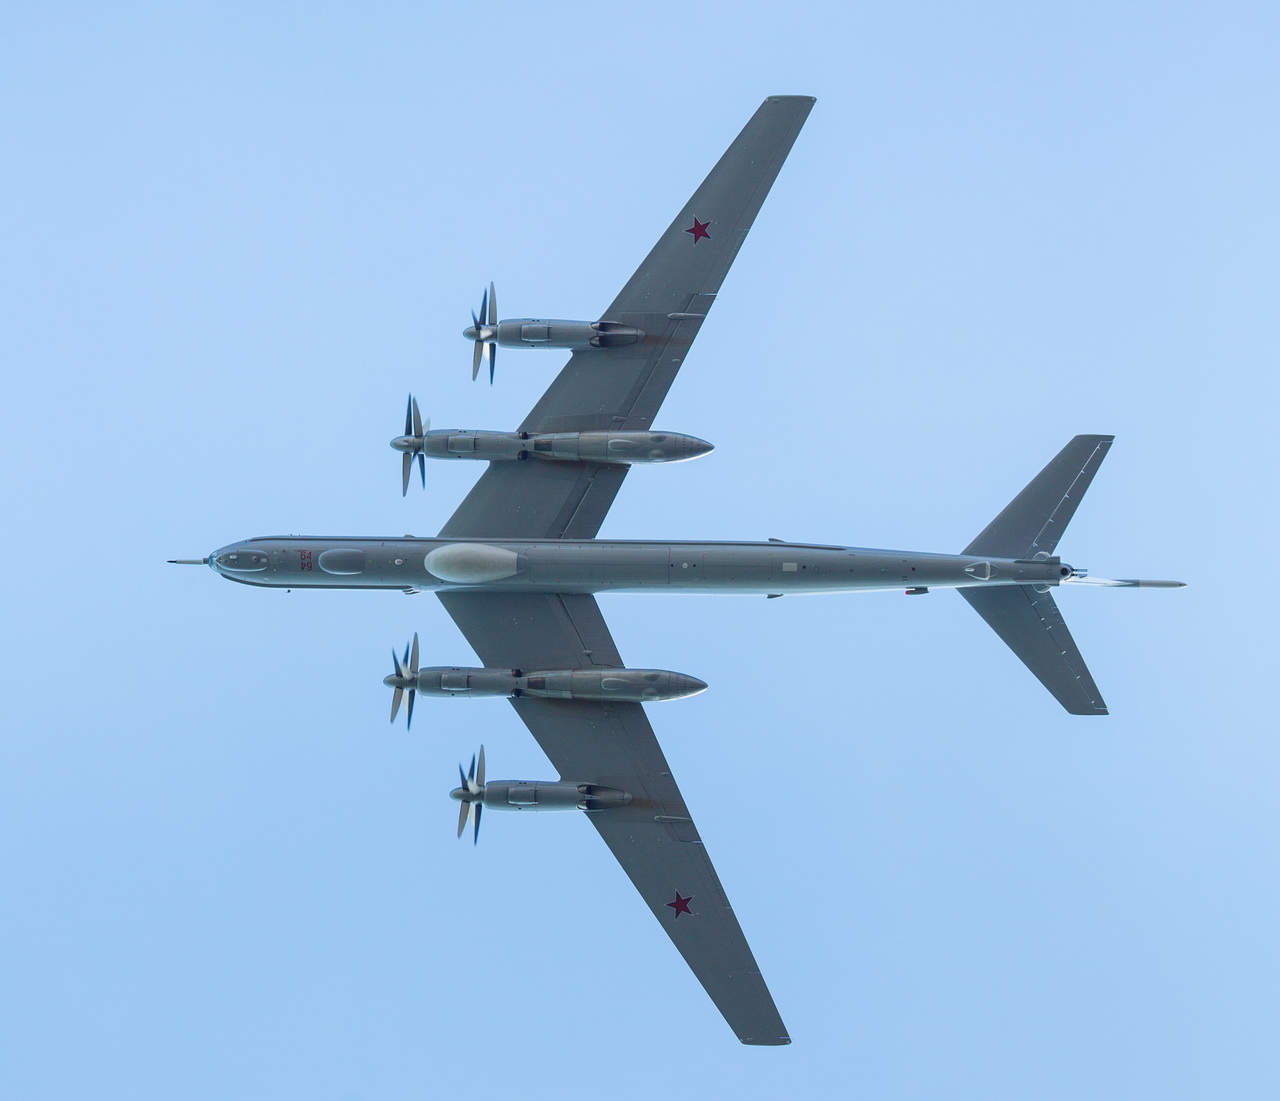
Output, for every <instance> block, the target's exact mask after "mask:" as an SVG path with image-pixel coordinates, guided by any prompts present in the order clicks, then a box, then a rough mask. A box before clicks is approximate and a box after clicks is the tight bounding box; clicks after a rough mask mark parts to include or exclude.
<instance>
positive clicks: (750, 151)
mask: <svg viewBox="0 0 1280 1101" xmlns="http://www.w3.org/2000/svg"><path fill="white" fill-rule="evenodd" d="M813 104H814V100H813V99H812V98H811V97H809V96H770V97H769V98H768V99H766V100H765V101H764V103H762V104H761V105H760V107H759V109H758V110H757V111H756V113H755V114H754V115H752V117H751V119H750V120H749V121H748V122H747V124H746V126H744V127H743V129H742V132H741V133H740V134H739V135H738V137H737V138H736V139H735V140H734V142H733V144H732V145H730V146H729V148H728V149H727V150H726V151H725V153H724V156H722V157H721V158H720V160H719V162H717V164H716V166H715V167H714V168H713V169H712V170H711V172H710V174H709V175H708V176H707V178H706V179H705V180H704V181H703V182H702V185H701V186H700V187H699V188H698V189H697V191H695V192H694V193H693V196H692V198H690V200H689V201H688V203H686V204H685V206H684V208H683V209H682V210H681V211H680V213H679V214H678V215H677V216H676V218H675V220H674V221H673V222H672V223H671V225H670V226H669V227H668V228H667V231H666V232H665V233H664V234H663V235H662V236H661V237H660V238H659V239H658V242H657V244H655V245H654V246H653V249H652V250H651V251H650V252H649V255H648V256H647V257H645V259H644V262H643V263H641V265H640V267H639V268H637V269H636V272H635V274H634V275H633V276H632V277H631V279H630V280H629V281H628V283H627V285H626V286H625V287H623V289H622V291H621V292H620V293H619V294H618V296H617V298H615V299H614V300H613V302H612V304H610V306H609V308H608V309H607V310H606V311H605V313H604V314H603V316H602V318H601V320H602V321H615V322H618V323H620V324H623V325H627V326H632V327H635V328H637V329H640V330H642V331H643V332H644V334H645V336H644V338H643V339H642V340H640V341H638V342H637V343H635V344H629V345H624V346H622V347H613V348H588V349H584V350H582V351H577V352H574V353H573V355H572V356H571V357H570V358H569V362H568V363H567V364H565V366H564V367H563V368H562V369H561V371H560V373H559V375H557V376H556V378H555V380H554V381H553V382H552V383H551V385H550V387H548V388H547V391H546V393H544V394H543V395H542V397H541V399H539V401H538V403H537V404H536V405H535V406H534V407H533V409H532V410H531V411H530V412H529V415H528V416H527V417H526V418H525V419H524V422H523V423H522V424H521V425H520V430H521V431H523V432H581V431H591V430H597V429H613V430H640V431H643V430H647V429H649V428H651V427H652V425H653V418H654V417H655V416H656V415H657V412H658V409H659V407H660V406H661V405H662V402H663V400H664V399H665V398H666V396H667V391H668V390H669V389H670V388H671V384H672V382H674V381H675V377H676V374H677V373H678V372H679V370H680V367H681V364H682V363H683V362H684V358H685V356H686V354H687V353H688V351H689V348H690V346H691V345H692V344H693V340H694V337H696V336H697V334H698V330H699V329H700V328H701V326H702V322H703V319H704V318H705V317H706V315H707V311H708V310H710V309H711V305H712V303H713V302H714V301H715V297H716V294H717V292H718V291H719V290H720V284H721V283H722V282H723V281H724V277H725V275H726V274H728V271H729V267H730V266H731V265H732V264H733V260H734V257H736V256H737V254H738V249H739V248H741V247H742V242H743V240H744V239H745V238H746V236H747V231H748V230H750V228H751V225H752V223H753V222H754V221H755V218H756V215H757V214H758V213H759V211H760V207H761V205H762V204H763V202H764V200H765V197H766V196H767V195H768V194H769V189H770V188H771V187H772V186H773V181H774V180H775V179H776V178H777V175H778V171H779V169H780V168H781V167H782V162H783V161H784V160H786V157H787V154H788V153H789V152H790V150H791V146H792V144H793V143H794V142H795V139H796V136H797V135H798V134H799V132H800V128H801V127H802V126H803V125H804V122H805V119H806V118H807V117H808V115H809V111H810V110H811V109H812V107H813ZM626 472H627V468H626V467H625V466H619V465H607V464H598V463H544V462H528V463H512V462H503V463H491V464H490V466H489V469H488V470H486V471H485V472H484V474H482V475H481V477H480V479H479V481H477V482H476V484H475V486H474V487H473V488H472V490H471V492H470V493H469V494H467V496H466V497H465V498H464V499H463V501H462V503H461V504H460V505H459V506H458V508H457V510H456V511H455V512H454V514H453V515H452V516H451V517H450V518H449V521H448V523H446V524H445V526H444V528H443V529H441V531H440V535H441V536H443V537H445V538H467V537H470V538H476V539H482V538H510V539H594V538H595V536H596V533H597V532H598V531H599V530H600V525H601V524H602V523H603V522H604V518H605V515H606V513H607V512H608V511H609V507H610V506H611V505H612V504H613V499H614V497H615V496H616V495H617V492H618V489H619V487H620V486H621V485H622V480H623V478H624V477H625V476H626Z"/></svg>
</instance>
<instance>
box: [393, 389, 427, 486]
mask: <svg viewBox="0 0 1280 1101" xmlns="http://www.w3.org/2000/svg"><path fill="white" fill-rule="evenodd" d="M430 430H431V418H429V417H428V418H427V420H426V421H425V423H424V421H423V419H422V414H421V413H419V412H418V399H417V398H415V397H414V396H413V395H412V394H410V395H409V404H408V405H406V406H405V408H404V435H403V436H397V437H396V438H395V439H394V440H392V441H391V446H392V447H393V448H394V449H395V450H396V451H399V452H401V453H402V454H403V456H404V457H403V460H402V461H401V464H400V475H401V477H400V482H401V485H400V496H401V497H404V496H407V495H408V493H409V475H410V474H411V473H413V460H414V457H415V456H416V457H417V460H418V472H419V473H420V474H421V475H422V488H423V489H426V488H427V457H426V455H425V454H423V448H425V447H426V445H427V442H426V438H425V437H426V434H427V433H428V432H429V431H430Z"/></svg>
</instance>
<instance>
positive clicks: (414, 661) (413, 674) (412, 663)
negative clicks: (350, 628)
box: [382, 631, 418, 729]
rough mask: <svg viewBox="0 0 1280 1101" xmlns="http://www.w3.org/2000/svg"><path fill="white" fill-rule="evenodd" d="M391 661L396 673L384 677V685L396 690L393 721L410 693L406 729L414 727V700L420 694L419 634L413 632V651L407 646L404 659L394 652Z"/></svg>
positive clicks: (392, 698)
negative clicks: (401, 702)
mask: <svg viewBox="0 0 1280 1101" xmlns="http://www.w3.org/2000/svg"><path fill="white" fill-rule="evenodd" d="M391 661H392V662H393V664H394V665H395V670H396V671H395V672H394V673H392V674H391V676H389V677H383V679H382V683H383V684H385V685H386V686H387V687H388V688H394V689H395V690H396V691H395V695H394V696H392V697H391V721H392V722H395V721H396V715H397V714H398V713H399V711H400V701H401V700H402V699H404V694H405V692H408V693H409V703H408V705H407V706H406V707H405V728H406V729H408V728H410V727H412V726H413V700H414V697H415V696H416V695H417V694H418V632H417V631H414V632H413V648H412V650H411V649H410V648H409V647H408V646H406V647H405V648H404V657H403V658H401V657H400V656H399V655H398V654H397V653H396V652H395V651H394V650H392V651H391Z"/></svg>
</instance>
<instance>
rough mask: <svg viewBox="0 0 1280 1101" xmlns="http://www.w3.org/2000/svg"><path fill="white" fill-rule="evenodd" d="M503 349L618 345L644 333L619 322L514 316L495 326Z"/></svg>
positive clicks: (495, 340) (607, 346)
mask: <svg viewBox="0 0 1280 1101" xmlns="http://www.w3.org/2000/svg"><path fill="white" fill-rule="evenodd" d="M492 332H493V340H494V343H496V344H497V345H498V346H499V347H502V348H615V347H618V346H620V345H623V344H634V343H635V342H636V341H638V340H640V339H641V338H642V337H643V336H644V332H643V331H642V330H640V329H637V328H635V327H634V326H631V325H623V324H621V323H619V322H617V321H564V320H560V319H557V318H543V317H512V318H507V319H506V320H504V321H499V322H498V323H497V325H495V326H494V327H493V329H492Z"/></svg>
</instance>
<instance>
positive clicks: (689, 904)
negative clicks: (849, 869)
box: [437, 592, 791, 1045]
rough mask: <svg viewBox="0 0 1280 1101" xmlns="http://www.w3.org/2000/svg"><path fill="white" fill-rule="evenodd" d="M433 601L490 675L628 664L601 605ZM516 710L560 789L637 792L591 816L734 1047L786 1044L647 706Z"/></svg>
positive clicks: (479, 597)
mask: <svg viewBox="0 0 1280 1101" xmlns="http://www.w3.org/2000/svg"><path fill="white" fill-rule="evenodd" d="M437 595H438V596H439V597H440V600H441V602H442V603H443V604H444V606H445V608H446V610H447V611H448V612H449V614H450V615H451V616H452V617H453V619H454V622H455V623H457V625H458V627H459V628H460V629H461V631H462V633H463V634H464V635H465V636H466V638H467V641H468V642H470V643H471V645H472V647H473V648H474V649H475V651H476V653H477V655H478V656H479V657H480V660H481V661H482V662H483V663H484V664H485V665H486V666H490V667H495V668H538V667H541V668H558V669H574V668H587V667H590V666H592V665H596V666H601V665H603V666H615V667H620V666H621V665H622V659H621V657H620V656H619V654H618V651H617V647H616V646H615V645H614V642H613V638H612V636H611V635H610V634H609V629H608V627H607V626H606V625H605V622H604V618H603V617H602V616H601V614H600V610H599V607H598V606H597V604H596V601H595V598H594V597H591V596H560V595H550V594H533V593H530V594H510V595H508V594H501V593H464V592H456V593H438V594H437ZM511 702H512V705H513V706H514V707H515V710H516V713H517V714H518V715H519V716H520V718H521V719H522V720H523V721H524V723H525V725H526V726H527V727H528V728H529V731H530V732H531V733H532V734H533V736H534V738H535V739H536V740H537V742H538V744H539V745H540V746H541V747H542V749H543V751H544V752H545V753H546V755H547V756H548V757H549V758H550V760H551V763H552V764H553V765H554V766H555V768H556V769H557V771H558V772H559V773H560V777H561V779H564V780H570V781H578V782H583V783H597V784H605V785H607V786H609V787H616V788H621V789H623V790H624V791H629V792H631V794H632V796H633V798H632V802H631V803H630V804H629V805H628V806H626V807H620V808H616V809H613V810H605V811H596V812H593V813H591V814H589V815H587V817H588V818H589V819H590V820H591V824H592V825H593V826H595V828H596V830H597V831H598V832H599V834H600V836H601V837H602V838H604V842H605V844H606V845H608V846H609V849H610V850H611V851H612V852H613V855H614V856H615V857H616V858H617V860H618V863H619V864H621V865H622V869H623V871H625V872H626V873H627V875H628V877H629V878H630V879H631V882H632V883H633V884H635V887H636V890H638V891H639V892H640V896H641V897H642V898H643V899H644V901H645V903H646V904H647V905H648V907H649V909H650V910H651V911H652V913H653V915H654V917H655V918H657V920H658V922H659V923H660V924H661V925H662V927H663V931H664V932H665V933H666V934H667V936H669V937H670V938H671V941H672V943H673V944H675V946H676V948H677V949H678V950H679V952H680V954H681V955H682V956H683V957H684V959H685V962H686V963H688V965H689V967H690V969H691V970H692V971H693V973H694V975H695V976H696V977H697V979H698V981H699V982H701V983H702V985H703V987H704V988H705V989H706V991H707V993H708V994H709V995H710V996H711V1000H712V1001H713V1002H714V1003H715V1005H716V1008H717V1009H719V1010H720V1012H721V1014H723V1016H724V1018H725V1020H726V1021H727V1022H728V1023H729V1026H730V1027H731V1028H732V1029H733V1031H734V1032H735V1034H736V1035H737V1036H738V1038H739V1039H740V1040H741V1041H742V1042H743V1043H744V1044H755V1045H778V1044H787V1043H790V1042H791V1041H790V1039H789V1037H788V1036H787V1033H786V1028H785V1026H784V1025H783V1023H782V1018H781V1017H780V1016H779V1014H778V1010H777V1007H776V1006H775V1005H774V1002H773V998H772V996H771V995H770V993H769V989H768V987H767V986H766V985H765V982H764V978H763V976H762V975H761V974H760V968H759V966H758V965H757V964H756V961H755V957H754V956H753V955H752V953H751V948H750V947H749V946H748V944H747V939H746V937H745V935H744V934H743V932H742V928H741V926H740V925H739V924H738V919H737V917H736V916H735V915H734V912H733V908H732V907H731V906H730V905H729V900H728V897H727V896H726V894H725V891H724V887H723V886H722V885H721V883H720V879H719V877H718V876H717V875H716V871H715V868H714V867H713V866H712V864H711V860H710V858H709V857H708V856H707V852H706V848H705V846H704V845H703V843H702V839H701V837H699V835H698V831H697V827H696V826H695V825H694V823H693V818H692V816H691V815H690V814H689V809H688V807H687V806H686V805H685V802H684V799H683V797H682V796H681V794H680V789H679V788H678V787H677V786H676V782H675V779H674V778H673V777H672V775H671V769H670V766H668V764H667V760H666V757H665V756H664V755H663V752H662V748H661V747H660V746H659V745H658V739H657V738H656V737H655V736H654V733H653V728H652V727H651V726H650V725H649V720H648V718H647V717H646V715H645V713H644V708H643V706H642V705H640V704H638V703H597V702H592V701H586V700H551V699H531V698H523V699H513V700H512V701H511ZM632 981H635V982H640V981H642V980H641V979H640V978H639V977H637V976H632Z"/></svg>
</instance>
